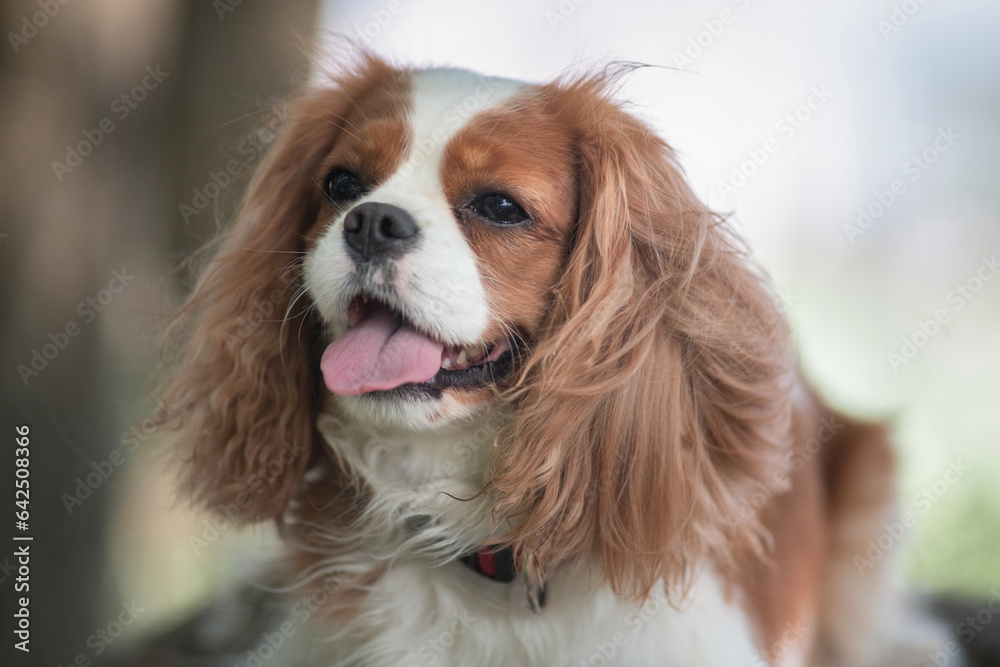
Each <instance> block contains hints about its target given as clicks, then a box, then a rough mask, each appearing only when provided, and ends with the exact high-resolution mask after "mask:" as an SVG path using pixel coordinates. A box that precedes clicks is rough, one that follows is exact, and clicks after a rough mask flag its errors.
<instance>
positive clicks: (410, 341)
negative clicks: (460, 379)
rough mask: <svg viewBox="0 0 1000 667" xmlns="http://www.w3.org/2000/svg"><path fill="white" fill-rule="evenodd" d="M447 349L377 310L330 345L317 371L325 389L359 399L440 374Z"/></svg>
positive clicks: (390, 315)
mask: <svg viewBox="0 0 1000 667" xmlns="http://www.w3.org/2000/svg"><path fill="white" fill-rule="evenodd" d="M443 350H444V345H442V344H441V343H438V342H435V341H433V340H431V339H430V338H428V337H427V336H425V335H423V334H421V333H417V331H415V330H414V329H412V328H410V327H408V326H400V322H399V320H398V319H397V318H396V317H395V316H394V315H393V314H392V313H391V312H389V311H388V310H386V309H384V308H379V309H378V310H376V311H375V312H374V313H372V315H371V316H370V317H369V318H368V319H366V320H363V321H361V322H359V323H357V324H356V325H354V326H353V327H351V328H350V329H348V330H347V332H346V333H345V334H344V335H343V336H341V337H340V338H338V339H337V340H335V341H333V342H332V343H330V345H329V347H327V348H326V351H325V352H323V358H322V360H321V361H320V362H319V367H320V369H321V370H322V371H323V380H324V381H325V382H326V386H327V388H328V389H329V390H330V391H332V392H333V393H335V394H345V395H356V394H364V393H365V392H369V391H384V390H386V389H395V388H396V387H398V386H400V385H403V384H406V383H408V382H425V381H427V380H430V379H431V378H432V377H434V376H435V375H437V372H438V369H439V368H440V367H441V353H442V351H443Z"/></svg>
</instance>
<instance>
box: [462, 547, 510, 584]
mask: <svg viewBox="0 0 1000 667" xmlns="http://www.w3.org/2000/svg"><path fill="white" fill-rule="evenodd" d="M462 562H463V563H465V564H466V565H468V566H469V567H471V568H472V569H473V570H474V571H476V572H478V573H479V574H481V575H483V576H484V577H486V578H487V579H493V580H494V581H502V582H504V583H506V582H509V581H514V578H515V577H517V573H518V572H519V571H520V570H521V568H520V567H518V564H517V562H516V561H515V559H514V548H513V547H504V548H503V549H497V548H496V547H483V548H482V549H479V550H478V551H474V552H472V553H470V554H466V555H465V556H462Z"/></svg>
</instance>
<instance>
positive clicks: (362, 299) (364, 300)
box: [361, 294, 368, 303]
mask: <svg viewBox="0 0 1000 667" xmlns="http://www.w3.org/2000/svg"><path fill="white" fill-rule="evenodd" d="M361 301H363V302H364V303H368V295H367V294H362V295H361Z"/></svg>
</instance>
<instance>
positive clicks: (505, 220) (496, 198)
mask: <svg viewBox="0 0 1000 667" xmlns="http://www.w3.org/2000/svg"><path fill="white" fill-rule="evenodd" d="M469 208H471V209H472V210H473V211H475V213H476V214H477V215H479V216H480V217H483V218H486V219H487V220H489V221H490V222H494V223H496V224H499V225H516V224H519V223H522V222H526V221H527V220H528V214H527V213H525V212H524V209H523V208H521V205H520V204H518V203H517V202H516V201H514V200H513V199H511V198H510V197H508V196H507V195H502V194H492V195H483V196H482V197H479V198H478V199H476V200H474V201H473V202H472V203H471V204H469Z"/></svg>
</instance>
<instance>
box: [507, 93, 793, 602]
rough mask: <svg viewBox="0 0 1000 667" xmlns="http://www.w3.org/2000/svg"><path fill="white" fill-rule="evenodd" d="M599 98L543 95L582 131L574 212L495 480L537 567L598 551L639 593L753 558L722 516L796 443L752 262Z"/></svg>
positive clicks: (752, 544)
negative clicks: (699, 568) (708, 564)
mask: <svg viewBox="0 0 1000 667" xmlns="http://www.w3.org/2000/svg"><path fill="white" fill-rule="evenodd" d="M605 86H606V81H604V80H603V79H602V78H597V79H593V78H591V79H587V80H583V81H578V82H575V83H572V84H568V85H566V84H564V85H554V86H552V87H550V88H549V89H548V91H547V92H543V94H544V95H548V96H550V97H551V98H552V99H554V100H556V101H557V104H558V105H559V106H560V109H561V111H560V113H562V114H563V115H564V116H565V117H566V122H567V124H568V125H569V126H570V127H573V128H575V131H576V132H577V133H578V138H577V143H578V145H579V149H578V150H579V155H578V163H579V170H580V175H579V183H580V186H579V187H580V194H579V214H578V221H577V226H576V229H575V234H574V239H573V242H572V248H571V250H570V254H569V256H568V259H567V261H566V265H565V268H564V271H563V275H562V278H561V280H560V282H559V283H558V286H557V288H556V292H555V295H554V301H553V307H552V310H551V314H550V316H549V318H548V320H547V324H546V326H545V328H544V329H543V332H542V335H541V337H540V340H538V341H537V342H536V344H535V346H534V348H533V350H532V353H531V356H530V358H529V359H528V360H527V362H526V365H525V367H524V368H523V373H522V376H521V380H520V382H519V383H518V385H517V386H516V387H515V388H514V389H513V391H512V393H511V396H512V400H513V401H514V403H515V405H516V409H515V410H514V411H513V413H514V419H513V422H512V423H511V424H510V425H509V428H508V429H506V431H505V432H504V433H503V434H502V436H501V441H500V444H501V448H500V450H499V452H500V455H499V457H498V459H497V461H496V463H495V469H494V476H493V481H494V485H495V487H496V489H497V491H499V498H500V500H499V501H498V503H497V506H496V510H497V515H498V517H499V518H500V519H502V520H508V521H509V522H510V525H512V526H513V528H512V532H511V533H510V534H509V535H508V539H509V540H510V541H512V542H513V543H514V544H515V545H516V546H518V547H519V548H521V549H522V550H523V551H524V552H525V553H527V554H530V557H531V558H532V559H533V560H534V561H535V563H534V564H535V565H536V566H537V569H538V570H541V571H544V570H545V569H546V568H549V567H551V566H553V565H554V564H556V563H558V562H560V561H563V560H565V559H567V558H570V557H572V556H577V555H583V554H588V553H591V554H596V555H597V556H599V557H600V558H601V560H602V562H603V565H604V568H605V571H606V574H607V577H608V578H609V580H610V582H611V584H612V586H613V588H614V589H615V591H616V592H617V593H619V594H622V595H625V596H628V597H641V596H644V595H646V594H648V592H649V591H650V590H651V588H652V587H653V586H654V585H655V584H656V582H657V580H659V579H661V578H662V579H663V580H664V583H665V585H666V588H667V591H668V593H678V592H683V591H684V590H686V587H687V584H688V583H689V582H690V577H691V575H692V574H693V571H692V570H693V567H694V566H696V565H697V564H698V563H703V562H704V561H705V559H706V558H708V559H711V560H712V561H714V563H715V564H716V566H717V567H718V568H720V569H721V570H723V571H727V570H729V568H730V567H731V566H732V565H733V561H734V560H736V559H739V558H740V557H741V554H747V553H752V552H759V551H760V539H759V537H760V527H759V525H756V524H754V523H753V522H749V523H745V524H741V525H739V526H733V525H732V524H730V523H728V522H726V521H724V519H723V517H727V516H733V512H734V511H736V510H737V509H739V503H740V502H742V501H743V500H744V496H745V494H747V493H749V491H750V489H751V488H752V487H753V484H754V482H755V481H756V480H759V479H761V478H763V477H764V476H766V475H768V474H772V473H773V472H774V470H775V469H776V466H777V465H778V461H779V460H780V457H781V455H782V453H783V452H784V451H785V450H786V448H787V447H788V438H789V418H790V409H789V393H790V386H791V380H792V355H791V352H790V347H789V342H788V331H787V328H786V325H785V323H784V322H783V320H782V318H781V317H780V314H779V312H778V310H777V309H776V307H775V304H774V302H773V300H772V298H771V296H770V294H769V293H768V291H767V290H766V289H765V287H764V285H763V283H762V281H761V279H760V278H759V277H758V276H757V275H756V274H755V273H754V272H753V271H752V270H751V269H750V268H749V265H748V262H747V258H746V256H745V252H744V251H743V250H742V249H741V248H740V247H739V246H738V245H737V243H736V242H735V241H734V239H733V237H732V235H731V233H730V231H729V230H728V228H727V227H726V225H725V224H724V222H723V221H722V220H720V219H719V218H718V217H717V216H715V215H714V214H712V213H711V212H710V211H708V210H707V209H706V208H705V207H704V205H702V204H701V203H700V202H699V201H698V200H697V199H696V197H695V196H694V194H693V192H692V191H691V189H690V188H689V186H688V185H687V183H686V182H685V181H684V179H683V176H682V174H681V172H680V169H679V167H678V166H677V165H676V163H675V161H674V158H673V155H672V152H671V150H670V149H669V147H668V146H667V145H666V144H665V143H664V142H663V141H662V140H660V139H659V138H658V137H656V136H655V135H654V134H653V133H652V132H651V131H650V130H649V129H648V128H646V127H645V126H644V125H643V124H642V123H641V122H639V121H637V120H635V119H634V118H632V117H631V116H629V115H627V114H626V113H624V112H623V111H622V110H621V109H620V108H619V107H618V106H617V105H616V104H614V103H612V102H610V101H608V100H607V95H606V94H605V92H604V90H605Z"/></svg>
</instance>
